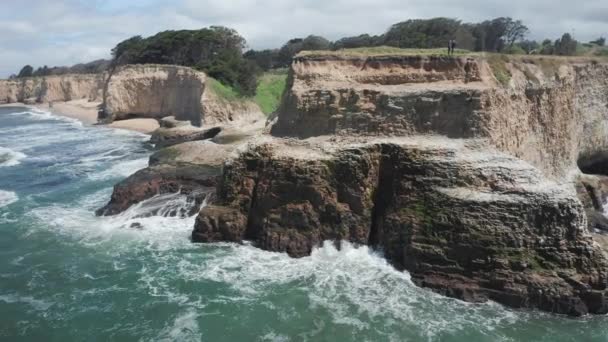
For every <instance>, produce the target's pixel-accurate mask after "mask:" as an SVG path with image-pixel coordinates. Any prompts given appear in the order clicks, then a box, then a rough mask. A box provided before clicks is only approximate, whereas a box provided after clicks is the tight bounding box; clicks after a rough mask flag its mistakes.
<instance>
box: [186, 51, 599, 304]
mask: <svg viewBox="0 0 608 342" xmlns="http://www.w3.org/2000/svg"><path fill="white" fill-rule="evenodd" d="M606 76H608V65H607V64H605V63H599V62H597V61H593V60H577V59H566V58H564V59H561V58H546V57H536V58H523V57H512V58H510V59H509V58H507V57H504V56H494V55H489V56H485V57H482V56H469V57H445V56H421V55H418V56H411V55H391V56H382V55H376V56H372V55H370V56H358V55H348V54H341V53H328V54H326V55H323V54H322V53H321V54H314V55H313V54H302V55H299V56H297V57H296V58H295V60H294V63H293V65H292V68H291V71H290V76H289V88H288V89H287V91H286V93H285V95H284V98H283V102H282V105H281V107H280V109H279V110H278V112H277V113H276V115H275V118H274V120H273V125H272V127H271V128H270V133H271V135H274V136H275V137H260V138H257V139H254V141H253V142H252V143H251V144H250V145H249V146H248V147H247V148H242V149H241V150H240V152H239V153H238V155H237V156H235V157H232V158H230V159H229V160H228V161H227V162H226V164H225V165H224V169H223V172H222V175H221V177H220V180H219V182H218V185H217V198H216V200H215V202H214V204H213V205H211V206H207V207H204V208H202V210H201V212H200V213H199V216H198V218H197V221H196V226H195V229H194V231H193V234H192V238H193V240H194V241H197V242H214V241H233V242H241V241H243V240H249V241H252V242H253V243H254V244H255V245H256V246H258V247H260V248H264V249H268V250H273V251H283V252H287V253H288V254H290V255H292V256H295V257H300V256H305V255H308V254H309V253H310V252H311V250H312V248H313V247H314V246H316V245H318V244H320V243H322V242H323V241H325V240H330V241H340V240H346V241H352V242H355V243H360V244H370V245H373V246H376V247H377V248H378V249H379V250H381V251H383V252H384V254H385V256H386V257H387V259H388V260H389V261H391V263H392V264H393V265H395V266H396V267H398V268H400V269H405V270H408V271H409V272H410V273H411V274H412V278H413V280H414V281H415V282H416V283H417V284H419V285H420V286H424V287H429V288H431V289H433V290H435V291H437V292H440V293H443V294H446V295H449V296H453V297H457V298H461V299H464V300H468V301H483V300H487V299H492V300H495V301H498V302H500V303H503V304H506V305H509V306H513V307H529V308H537V309H541V310H545V311H550V312H556V313H564V314H570V315H582V314H587V313H596V314H605V313H608V259H607V255H606V253H605V251H603V250H602V249H601V247H600V245H599V244H597V243H596V242H595V241H594V238H593V236H592V234H590V233H591V232H590V230H589V225H588V222H590V227H591V228H594V227H598V226H600V225H601V217H603V213H602V212H601V210H602V206H603V203H602V201H603V200H604V199H605V198H606V197H608V194H607V193H606V191H605V189H606V188H608V187H606V186H605V184H606V183H605V178H601V177H600V176H597V175H587V176H583V175H582V172H581V170H580V169H582V171H584V172H589V173H597V172H607V171H605V170H606V169H605V168H604V166H605V165H608V164H607V163H606V156H607V154H606V152H605V151H606V148H607V147H608V146H607V145H606V139H607V136H608V135H607V134H606V125H607V124H608V83H607V82H608V78H607V77H606ZM294 138H297V139H294ZM579 166H580V169H579ZM575 184H576V185H577V186H576V187H575V186H574V185H575ZM576 190H578V195H579V196H580V199H579V197H577V191H576ZM581 200H582V201H581ZM592 214H593V215H595V216H596V218H591V215H592ZM588 218H591V219H590V220H587V219H588Z"/></svg>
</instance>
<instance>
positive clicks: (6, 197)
mask: <svg viewBox="0 0 608 342" xmlns="http://www.w3.org/2000/svg"><path fill="white" fill-rule="evenodd" d="M18 200H19V196H17V194H16V193H14V192H12V191H4V190H0V208H2V207H6V206H7V205H9V204H12V203H15V202H17V201H18Z"/></svg>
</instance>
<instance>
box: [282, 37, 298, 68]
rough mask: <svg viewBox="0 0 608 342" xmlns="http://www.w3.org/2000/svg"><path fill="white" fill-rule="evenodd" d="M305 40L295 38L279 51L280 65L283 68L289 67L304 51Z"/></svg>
mask: <svg viewBox="0 0 608 342" xmlns="http://www.w3.org/2000/svg"><path fill="white" fill-rule="evenodd" d="M303 42H304V39H302V38H294V39H290V40H289V41H288V42H287V43H285V44H284V45H283V46H282V47H281V49H280V50H279V63H280V65H281V66H289V64H291V59H292V58H293V56H295V55H296V54H297V53H298V52H300V51H302V49H303Z"/></svg>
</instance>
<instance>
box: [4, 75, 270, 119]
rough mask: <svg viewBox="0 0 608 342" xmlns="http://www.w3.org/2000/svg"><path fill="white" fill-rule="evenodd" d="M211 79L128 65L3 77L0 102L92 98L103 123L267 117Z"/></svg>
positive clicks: (36, 101) (58, 100)
mask: <svg viewBox="0 0 608 342" xmlns="http://www.w3.org/2000/svg"><path fill="white" fill-rule="evenodd" d="M206 80H207V76H206V75H205V74H204V73H202V72H199V71H196V70H194V69H192V68H188V67H182V66H175V65H152V64H138V65H125V66H121V67H118V68H117V69H116V70H113V71H112V72H111V73H100V74H78V75H76V74H75V75H53V76H44V77H29V78H23V79H17V80H0V103H15V102H27V103H30V104H34V103H48V102H64V101H72V100H80V99H87V100H89V101H97V102H102V105H101V108H100V110H99V114H98V117H97V118H98V120H99V121H100V122H102V123H111V122H113V121H115V120H126V119H135V118H152V119H162V118H164V117H167V116H173V117H174V118H175V119H176V120H178V121H188V122H190V123H191V124H192V125H194V126H202V125H215V124H219V123H224V122H232V121H238V120H242V119H246V120H263V119H264V115H263V114H262V112H261V110H260V108H259V107H258V106H257V104H255V103H254V102H253V101H251V100H248V99H239V100H234V101H232V100H226V99H224V98H222V97H221V96H218V95H217V94H215V92H214V90H213V89H212V88H211V87H209V86H208V84H207V83H206Z"/></svg>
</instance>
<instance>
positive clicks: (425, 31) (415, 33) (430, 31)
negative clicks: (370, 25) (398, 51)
mask: <svg viewBox="0 0 608 342" xmlns="http://www.w3.org/2000/svg"><path fill="white" fill-rule="evenodd" d="M460 28H461V23H460V21H458V20H455V19H450V18H433V19H415V20H408V21H404V22H400V23H397V24H395V25H393V26H391V27H390V28H389V30H388V31H387V32H386V33H385V34H384V37H383V38H384V39H383V44H385V45H389V46H395V47H400V48H438V47H445V46H447V44H448V41H449V40H450V39H456V37H455V36H456V33H457V31H458V30H459V29H460Z"/></svg>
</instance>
